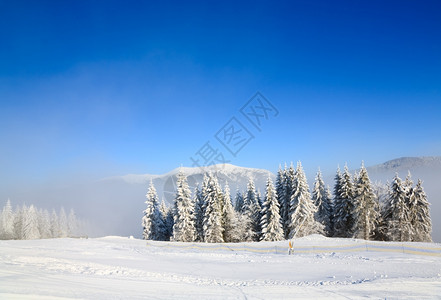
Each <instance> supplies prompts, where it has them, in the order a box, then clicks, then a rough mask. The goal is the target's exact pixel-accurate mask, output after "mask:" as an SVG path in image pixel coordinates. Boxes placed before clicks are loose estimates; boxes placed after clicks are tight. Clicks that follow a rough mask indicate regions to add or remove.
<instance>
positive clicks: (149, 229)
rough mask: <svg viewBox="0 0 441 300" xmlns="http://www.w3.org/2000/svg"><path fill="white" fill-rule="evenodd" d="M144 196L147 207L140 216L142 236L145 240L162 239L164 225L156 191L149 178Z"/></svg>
mask: <svg viewBox="0 0 441 300" xmlns="http://www.w3.org/2000/svg"><path fill="white" fill-rule="evenodd" d="M145 197H146V199H147V200H146V201H145V203H146V204H147V208H146V209H145V210H144V216H143V217H142V228H143V231H142V237H143V239H145V240H155V241H158V240H162V239H164V231H165V225H164V220H163V218H162V215H161V210H160V207H159V198H158V193H157V192H156V188H155V186H154V184H153V181H152V180H150V185H149V188H148V190H147V194H146V195H145Z"/></svg>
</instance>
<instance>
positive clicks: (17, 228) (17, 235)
mask: <svg viewBox="0 0 441 300" xmlns="http://www.w3.org/2000/svg"><path fill="white" fill-rule="evenodd" d="M27 210H28V207H27V206H26V204H23V205H22V206H17V207H16V209H15V212H14V239H16V240H22V239H23V220H24V218H25V214H26V212H27Z"/></svg>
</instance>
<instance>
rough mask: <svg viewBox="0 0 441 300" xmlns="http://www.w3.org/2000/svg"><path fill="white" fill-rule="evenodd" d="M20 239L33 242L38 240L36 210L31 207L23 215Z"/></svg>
mask: <svg viewBox="0 0 441 300" xmlns="http://www.w3.org/2000/svg"><path fill="white" fill-rule="evenodd" d="M22 222H23V223H22V239H24V240H35V239H39V238H40V231H39V229H38V215H37V210H36V209H35V207H34V206H33V205H31V206H30V207H29V208H28V209H26V210H25V211H24V213H23V221H22Z"/></svg>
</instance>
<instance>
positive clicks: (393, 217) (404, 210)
mask: <svg viewBox="0 0 441 300" xmlns="http://www.w3.org/2000/svg"><path fill="white" fill-rule="evenodd" d="M406 197H407V192H406V190H405V188H404V185H403V182H402V180H401V178H400V177H398V174H396V175H395V177H394V179H393V181H392V183H391V186H390V194H389V199H388V202H387V204H386V208H385V211H384V215H383V218H384V222H385V223H386V226H387V229H386V230H387V231H386V236H387V238H388V240H390V241H400V242H403V241H407V240H409V238H410V236H412V226H411V222H410V212H409V207H408V206H407V204H406Z"/></svg>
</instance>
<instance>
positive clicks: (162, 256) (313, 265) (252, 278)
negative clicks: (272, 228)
mask: <svg viewBox="0 0 441 300" xmlns="http://www.w3.org/2000/svg"><path fill="white" fill-rule="evenodd" d="M348 243H357V241H353V240H345V239H326V238H323V237H320V236H313V237H306V238H302V239H298V240H296V241H295V246H296V247H302V246H304V247H309V246H312V245H315V246H322V247H331V248H332V247H336V248H335V249H338V248H339V247H341V246H342V245H345V244H348ZM358 243H364V242H360V241H358ZM384 244H387V245H392V246H393V244H389V243H384ZM181 245H182V244H179V243H160V242H157V243H154V242H153V243H150V245H149V246H147V245H146V242H145V241H142V240H136V239H128V238H122V237H106V238H99V239H53V240H33V241H0V299H28V298H31V299H65V298H87V299H120V298H127V299H141V298H148V299H171V298H177V299H186V298H191V299H282V298H295V299H299V298H310V299H312V298H313V299H318V298H332V299H348V298H349V299H357V298H368V299H370V298H371V299H385V298H387V299H405V298H413V299H441V257H440V256H427V255H415V254H408V253H398V252H372V251H368V252H366V251H360V249H358V250H357V249H355V248H354V250H352V251H339V250H336V251H335V252H327V253H297V254H295V255H291V256H289V255H286V254H261V253H253V252H248V251H232V250H222V249H218V250H210V251H208V250H206V249H205V250H201V249H197V248H182V247H180V246H181ZM248 245H250V244H248ZM395 245H396V244H395ZM400 245H401V244H400ZM407 245H408V246H411V247H418V248H421V249H423V248H427V247H430V248H435V249H439V250H440V252H438V253H441V245H440V244H407ZM184 246H185V245H184ZM251 246H256V247H270V246H271V247H273V246H278V247H280V248H281V247H287V242H278V243H259V244H255V243H253V244H252V245H251ZM391 249H392V248H391ZM391 251H392V250H391ZM393 251H395V250H393Z"/></svg>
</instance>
